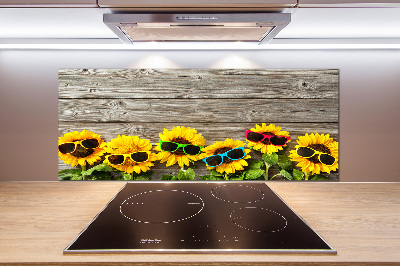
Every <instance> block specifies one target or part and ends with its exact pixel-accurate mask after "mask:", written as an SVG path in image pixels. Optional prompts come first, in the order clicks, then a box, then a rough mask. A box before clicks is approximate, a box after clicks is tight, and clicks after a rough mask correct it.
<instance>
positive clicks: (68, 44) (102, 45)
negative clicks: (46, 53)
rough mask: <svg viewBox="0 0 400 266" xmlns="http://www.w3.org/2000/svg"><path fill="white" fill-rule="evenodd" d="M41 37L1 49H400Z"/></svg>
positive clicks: (399, 45) (351, 43)
mask: <svg viewBox="0 0 400 266" xmlns="http://www.w3.org/2000/svg"><path fill="white" fill-rule="evenodd" d="M63 40H65V42H64V43H63V42H62V41H60V40H56V39H54V40H53V39H48V40H44V41H43V43H40V39H32V40H31V42H30V41H29V40H26V39H25V40H20V41H18V40H17V39H13V40H12V41H8V42H7V41H4V40H3V41H2V40H1V39H0V49H12V50H14V49H28V50H29V49H32V50H54V49H56V50H295V49H400V38H370V39H362V38H361V39H274V40H272V41H271V42H270V43H268V44H263V45H258V44H256V43H246V42H143V43H135V44H133V45H130V44H120V43H118V42H116V41H114V40H113V39H111V40H108V39H107V40H106V41H104V40H102V39H98V42H96V39H89V40H87V42H85V39H79V40H72V41H71V40H70V41H68V39H63Z"/></svg>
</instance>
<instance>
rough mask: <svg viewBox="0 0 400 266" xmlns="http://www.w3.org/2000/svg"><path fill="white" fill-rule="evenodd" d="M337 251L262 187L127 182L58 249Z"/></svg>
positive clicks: (94, 250)
mask: <svg viewBox="0 0 400 266" xmlns="http://www.w3.org/2000/svg"><path fill="white" fill-rule="evenodd" d="M105 252H117V253H122V252H269V253H326V254H328V253H329V254H336V251H335V250H333V249H332V248H331V247H330V246H329V245H328V244H327V243H326V242H325V241H324V240H323V239H322V238H321V237H320V236H319V235H318V234H317V233H316V232H315V231H314V230H312V229H311V228H310V227H309V226H308V225H307V224H306V223H305V222H304V221H303V220H302V219H301V218H300V217H299V216H298V215H297V214H296V213H294V212H293V210H291V208H289V207H288V206H287V205H286V204H285V202H283V201H282V200H281V199H280V197H278V196H277V195H276V194H275V193H274V192H273V191H272V190H271V189H270V188H269V187H268V186H267V185H266V184H265V183H261V182H254V183H253V182H224V183H217V182H215V183H214V182H210V183H203V182H165V183H162V182H154V183H153V182H143V183H141V182H132V183H127V184H126V185H125V186H124V188H123V189H121V191H120V192H118V194H117V195H116V196H115V197H114V198H113V199H112V200H111V201H110V202H109V203H108V204H107V206H106V207H105V208H104V209H103V210H102V211H101V212H100V213H99V214H98V215H97V216H96V217H95V218H94V220H93V221H92V222H91V223H90V224H89V225H88V226H87V227H86V228H85V229H84V230H83V231H82V232H81V233H80V234H79V236H78V237H77V238H76V239H75V240H74V241H73V242H72V243H71V244H70V245H69V246H68V247H67V248H66V249H65V250H64V253H105Z"/></svg>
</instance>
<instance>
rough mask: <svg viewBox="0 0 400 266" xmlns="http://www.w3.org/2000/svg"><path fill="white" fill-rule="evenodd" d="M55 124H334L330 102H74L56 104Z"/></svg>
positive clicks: (335, 109) (334, 107)
mask: <svg viewBox="0 0 400 266" xmlns="http://www.w3.org/2000/svg"><path fill="white" fill-rule="evenodd" d="M58 112H59V113H58V118H59V121H62V122H64V121H76V122H114V123H115V122H125V121H130V122H148V123H158V122H160V121H162V122H172V123H176V122H179V121H185V122H189V121H190V122H203V123H207V122H208V123H241V122H259V121H274V122H276V123H277V122H288V121H290V122H325V123H326V122H337V121H338V113H339V106H338V102H337V101H333V100H332V99H312V100H311V99H301V100H300V99H274V100H263V99H223V100H221V99H219V100H218V99H207V100H202V99H172V100H171V99H151V100H147V99H146V100H142V99H139V100H137V99H96V100H91V99H76V100H65V99H60V100H59V110H58Z"/></svg>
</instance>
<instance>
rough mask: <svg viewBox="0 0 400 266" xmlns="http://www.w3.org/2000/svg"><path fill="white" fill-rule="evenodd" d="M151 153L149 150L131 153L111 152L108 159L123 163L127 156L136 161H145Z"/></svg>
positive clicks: (112, 162)
mask: <svg viewBox="0 0 400 266" xmlns="http://www.w3.org/2000/svg"><path fill="white" fill-rule="evenodd" d="M149 154H150V152H149V151H139V152H134V153H131V154H111V155H107V156H106V159H108V161H109V162H110V163H111V164H115V165H119V164H123V163H124V162H125V160H126V158H127V157H128V158H129V159H131V160H132V161H134V162H136V163H143V162H147V161H148V160H149Z"/></svg>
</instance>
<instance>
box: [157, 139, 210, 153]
mask: <svg viewBox="0 0 400 266" xmlns="http://www.w3.org/2000/svg"><path fill="white" fill-rule="evenodd" d="M159 143H160V148H161V150H162V151H167V152H174V151H177V150H178V149H179V148H182V150H183V152H184V153H185V154H186V155H198V154H199V153H200V151H201V149H202V148H203V147H202V146H198V145H193V144H181V143H176V142H172V141H162V140H160V141H159Z"/></svg>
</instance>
